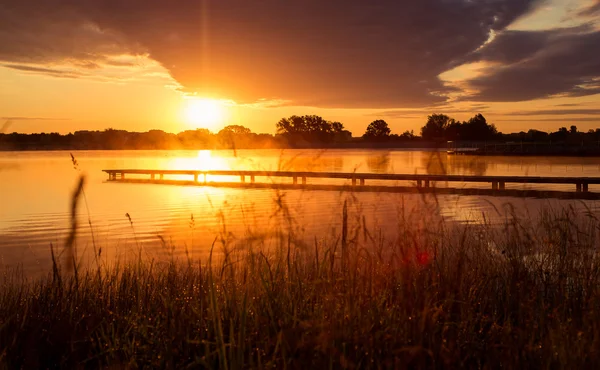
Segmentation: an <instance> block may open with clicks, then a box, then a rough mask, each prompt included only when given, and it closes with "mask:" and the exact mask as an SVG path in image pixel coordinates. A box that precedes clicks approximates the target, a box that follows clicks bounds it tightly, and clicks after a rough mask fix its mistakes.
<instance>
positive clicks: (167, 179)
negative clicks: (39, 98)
mask: <svg viewBox="0 0 600 370" xmlns="http://www.w3.org/2000/svg"><path fill="white" fill-rule="evenodd" d="M103 172H106V173H107V174H108V181H110V182H135V183H155V184H170V185H177V184H179V185H205V186H219V187H246V188H269V187H270V188H283V189H313V190H352V191H392V192H406V191H410V189H411V188H412V190H413V191H420V192H423V191H424V192H434V191H435V192H441V193H444V192H453V193H461V192H466V193H468V194H472V193H473V192H474V191H475V192H476V193H477V194H484V195H508V196H519V195H520V196H544V194H550V195H548V197H562V196H557V193H560V194H563V193H566V195H567V196H566V197H568V198H581V199H600V193H595V192H590V191H589V185H598V184H600V177H533V176H468V175H466V176H463V175H418V174H381V173H355V172H295V171H235V170H228V171H226V170H210V171H202V170H140V169H114V170H103ZM173 176H178V178H173ZM182 176H183V177H184V178H183V179H182V178H181V177H182ZM208 176H228V177H232V176H233V177H239V182H218V181H207V177H208ZM257 178H259V179H262V180H263V181H256V180H257ZM275 178H280V179H282V181H281V182H279V183H276V182H274V181H273V179H275ZM286 179H289V181H286ZM310 179H331V180H340V179H341V180H349V184H343V185H340V184H323V183H319V184H310V183H309V180H310ZM373 181H376V182H377V183H371V184H369V183H368V182H373ZM390 181H394V182H396V183H395V184H390V185H382V183H385V182H390ZM399 181H404V182H411V183H412V184H410V185H412V186H399V185H398V184H397V182H399ZM438 182H441V183H452V182H454V183H461V185H464V183H479V184H489V185H491V187H488V188H487V189H481V188H465V187H464V186H462V187H448V186H445V187H434V186H433V184H434V183H438ZM506 184H570V185H574V191H571V192H567V191H562V192H561V191H550V190H543V189H538V190H532V189H506ZM516 192H519V194H517V193H516ZM523 194H525V195H523ZM560 194H559V195H560ZM569 194H571V195H569ZM563 195H564V194H563Z"/></svg>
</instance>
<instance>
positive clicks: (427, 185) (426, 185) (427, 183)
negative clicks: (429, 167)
mask: <svg viewBox="0 0 600 370" xmlns="http://www.w3.org/2000/svg"><path fill="white" fill-rule="evenodd" d="M425 187H426V188H428V187H429V180H425Z"/></svg>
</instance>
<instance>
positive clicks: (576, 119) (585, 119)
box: [496, 117, 600, 124]
mask: <svg viewBox="0 0 600 370" xmlns="http://www.w3.org/2000/svg"><path fill="white" fill-rule="evenodd" d="M496 121H499V122H565V124H567V123H568V122H600V117H573V118H569V119H568V120H566V119H565V118H537V119H536V118H521V119H514V118H510V119H496Z"/></svg>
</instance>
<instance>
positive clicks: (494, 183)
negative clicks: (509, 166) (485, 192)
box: [492, 181, 498, 190]
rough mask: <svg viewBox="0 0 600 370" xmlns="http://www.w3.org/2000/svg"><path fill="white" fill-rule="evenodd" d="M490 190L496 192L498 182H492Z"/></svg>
mask: <svg viewBox="0 0 600 370" xmlns="http://www.w3.org/2000/svg"><path fill="white" fill-rule="evenodd" d="M492 190H498V182H497V181H492Z"/></svg>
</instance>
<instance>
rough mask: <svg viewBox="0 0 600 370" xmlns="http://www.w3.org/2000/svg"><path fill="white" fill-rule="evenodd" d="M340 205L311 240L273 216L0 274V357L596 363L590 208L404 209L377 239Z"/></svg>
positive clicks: (50, 362) (54, 363)
mask: <svg viewBox="0 0 600 370" xmlns="http://www.w3.org/2000/svg"><path fill="white" fill-rule="evenodd" d="M80 193H81V191H78V192H76V193H74V202H75V203H76V202H77V198H78V197H79V195H78V194H80ZM282 207H284V206H282ZM73 209H75V208H73ZM350 212H351V211H348V208H347V206H346V204H344V207H343V208H342V209H340V210H339V217H340V220H341V223H342V230H341V232H340V233H339V235H333V238H331V239H327V240H315V242H314V245H312V246H310V247H309V246H306V245H305V244H303V243H301V242H300V241H299V240H297V239H296V237H295V233H294V232H293V230H292V228H291V227H289V228H287V227H286V225H285V224H284V225H282V227H281V229H280V230H279V238H277V240H278V242H277V244H276V245H275V246H270V247H267V246H266V245H265V244H264V243H261V242H260V241H258V242H256V241H253V242H248V244H247V245H246V246H244V248H237V249H236V248H230V246H228V245H227V242H226V241H222V242H221V243H218V242H215V243H213V246H212V248H213V249H212V251H214V254H213V253H212V252H211V257H209V258H208V259H207V260H197V259H191V258H188V259H186V260H176V259H174V258H172V259H170V260H168V261H167V262H158V261H152V260H150V259H143V258H142V257H141V254H140V257H139V260H138V261H136V262H135V263H131V264H125V263H124V264H118V263H117V264H114V265H100V264H98V265H97V266H96V267H90V268H87V269H83V268H77V265H76V264H70V265H69V264H68V263H67V265H66V267H64V266H61V264H60V263H59V261H58V259H55V264H54V269H53V272H52V273H51V274H50V275H48V277H47V278H45V279H42V280H37V281H33V282H28V281H24V280H21V279H20V278H19V277H17V276H16V275H15V277H14V278H11V276H6V277H5V279H4V282H3V285H2V287H1V288H0V368H6V369H17V368H99V367H108V368H142V367H146V368H147V367H150V368H167V369H171V368H220V369H238V368H277V369H279V368H290V369H306V368H315V369H321V368H343V369H358V368H417V369H419V368H459V367H465V368H594V367H597V366H598V365H599V364H600V312H599V311H600V294H599V293H600V263H599V262H600V257H599V256H598V254H597V248H598V247H597V246H598V237H599V236H600V235H599V231H600V221H599V220H598V219H596V218H595V217H594V215H593V214H592V213H591V212H588V213H581V212H578V211H576V210H575V209H574V208H564V209H545V210H544V211H543V212H542V213H541V214H540V215H536V217H535V218H533V219H532V220H530V219H523V218H519V217H518V216H517V215H516V214H515V213H514V212H510V210H509V212H508V216H507V217H506V219H505V221H504V222H503V224H502V225H499V226H498V225H491V224H489V223H487V222H483V223H482V224H479V225H458V224H453V223H446V222H444V221H439V220H440V219H439V218H437V217H436V214H435V211H433V210H432V209H429V208H422V209H417V210H414V211H412V212H408V211H407V210H403V212H401V213H400V214H399V217H398V225H397V228H398V232H399V237H398V238H397V240H394V241H391V242H389V243H388V242H385V241H383V239H379V238H375V237H372V236H371V235H370V234H369V232H368V230H366V229H365V228H364V226H363V225H364V223H362V224H361V223H360V221H359V222H353V221H352V220H353V219H354V216H355V215H350V217H349V213H350ZM283 214H286V215H289V213H286V212H283ZM349 218H350V220H349ZM357 219H359V218H357ZM289 224H290V225H291V224H292V223H291V222H289ZM74 227H75V226H74ZM71 246H72V244H71ZM223 250H224V251H227V252H226V253H224V254H221V257H220V258H219V259H217V258H216V255H217V254H216V252H217V251H223ZM53 254H54V253H53ZM213 255H214V256H215V257H214V258H213ZM67 262H69V261H67Z"/></svg>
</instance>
